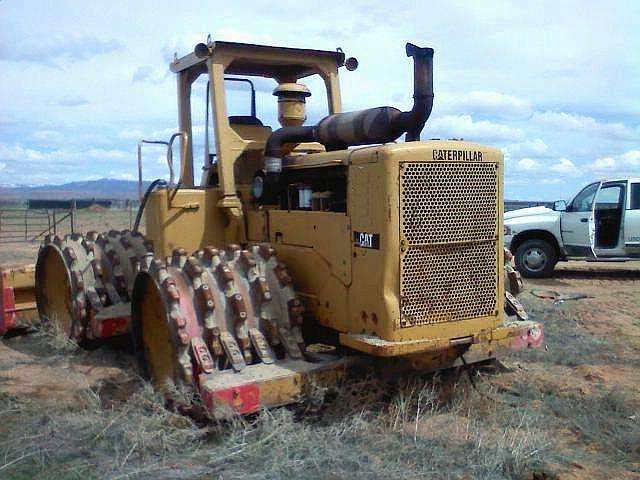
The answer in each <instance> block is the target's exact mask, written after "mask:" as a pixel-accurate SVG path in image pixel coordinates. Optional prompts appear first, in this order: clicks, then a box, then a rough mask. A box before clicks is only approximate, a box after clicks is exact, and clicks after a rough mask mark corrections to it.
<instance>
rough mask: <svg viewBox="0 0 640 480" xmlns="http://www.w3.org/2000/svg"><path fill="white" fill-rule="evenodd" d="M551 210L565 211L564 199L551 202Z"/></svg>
mask: <svg viewBox="0 0 640 480" xmlns="http://www.w3.org/2000/svg"><path fill="white" fill-rule="evenodd" d="M553 210H554V211H556V212H566V211H567V202H565V201H564V200H556V201H555V202H553Z"/></svg>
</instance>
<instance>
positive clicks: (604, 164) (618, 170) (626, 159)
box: [588, 150, 640, 176]
mask: <svg viewBox="0 0 640 480" xmlns="http://www.w3.org/2000/svg"><path fill="white" fill-rule="evenodd" d="M639 166H640V150H629V151H628V152H625V153H622V154H620V155H614V156H607V157H600V158H597V159H596V160H594V161H593V162H591V163H590V164H589V165H588V168H589V170H592V171H593V172H596V173H598V174H601V175H621V176H628V175H634V176H638V167H639Z"/></svg>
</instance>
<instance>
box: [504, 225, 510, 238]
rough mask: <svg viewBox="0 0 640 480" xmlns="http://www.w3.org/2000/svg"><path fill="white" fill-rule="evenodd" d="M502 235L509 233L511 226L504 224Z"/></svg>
mask: <svg viewBox="0 0 640 480" xmlns="http://www.w3.org/2000/svg"><path fill="white" fill-rule="evenodd" d="M504 235H505V236H507V235H511V227H510V226H509V225H505V226H504Z"/></svg>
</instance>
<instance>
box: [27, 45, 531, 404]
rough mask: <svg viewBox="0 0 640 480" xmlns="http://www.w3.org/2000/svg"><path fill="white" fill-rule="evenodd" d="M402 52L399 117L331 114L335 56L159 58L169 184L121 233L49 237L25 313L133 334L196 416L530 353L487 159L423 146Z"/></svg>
mask: <svg viewBox="0 0 640 480" xmlns="http://www.w3.org/2000/svg"><path fill="white" fill-rule="evenodd" d="M406 53H407V56H409V57H411V58H412V59H413V65H414V95H413V99H414V103H413V108H412V109H411V110H410V111H406V112H403V111H400V110H398V109H396V108H393V107H377V108H371V109H367V110H362V111H357V112H349V113H343V112H342V109H341V99H340V88H339V82H338V71H339V69H340V68H341V67H343V66H345V67H346V68H347V70H354V69H355V68H356V66H357V60H355V59H354V58H349V59H345V56H344V54H343V53H342V51H341V50H340V49H338V50H337V51H321V50H306V49H297V48H278V47H271V46H260V45H249V44H242V43H231V42H218V41H216V42H213V41H210V40H209V41H208V42H207V44H204V43H201V44H198V45H197V46H196V47H195V49H194V52H193V53H190V54H189V55H186V56H185V57H183V58H179V59H177V58H176V59H175V60H174V61H173V63H172V64H171V71H172V72H174V73H175V74H176V75H177V81H178V111H179V132H177V133H176V134H175V135H174V136H173V137H172V139H171V141H170V142H158V143H164V144H165V145H167V146H168V161H169V167H170V171H171V174H170V177H171V178H170V180H169V181H168V182H167V181H162V180H157V181H155V182H153V183H152V184H151V185H150V186H149V188H148V189H147V191H146V194H144V195H141V197H142V204H141V208H140V212H139V214H138V218H137V220H136V226H135V228H134V229H133V231H124V232H117V231H111V232H107V233H101V234H98V233H95V232H91V233H88V234H86V235H70V236H67V237H65V238H60V237H53V238H47V239H46V241H45V243H44V245H43V246H42V248H41V249H40V252H39V255H38V261H37V265H36V300H37V306H38V311H39V313H40V316H41V317H43V318H45V319H48V320H49V321H51V322H57V323H58V324H59V325H60V326H61V328H63V329H64V331H66V332H68V334H69V336H70V337H72V338H73V339H75V340H77V341H78V342H80V343H85V342H93V341H96V340H99V339H103V338H106V337H111V336H114V335H119V334H130V335H131V337H132V339H133V341H134V343H135V346H136V351H137V352H138V354H139V357H140V360H141V364H142V366H143V368H144V370H145V371H146V373H147V374H148V375H149V377H150V378H151V379H152V381H153V382H154V384H155V386H156V387H157V388H159V389H160V390H163V391H165V390H170V389H171V388H174V387H175V386H179V385H187V386H193V387H194V388H195V389H197V391H198V392H199V393H200V396H201V398H202V400H203V401H204V403H205V404H206V405H207V406H208V407H209V408H210V409H212V410H213V411H217V410H218V409H219V408H221V407H225V408H228V407H230V408H232V410H233V411H234V412H237V413H241V414H243V413H249V412H254V411H256V410H258V409H260V408H262V407H268V406H275V405H282V404H286V403H289V402H292V401H296V400H297V399H299V398H300V397H301V396H302V395H304V393H305V391H306V390H305V389H306V388H308V386H309V385H310V384H312V383H314V382H319V381H324V382H332V381H336V380H337V379H339V378H340V377H341V376H342V375H343V374H344V372H345V370H346V369H347V367H348V366H349V365H350V364H352V363H357V362H358V361H360V362H361V361H362V360H363V359H364V360H365V361H366V362H367V363H378V364H380V365H385V366H405V367H406V368H413V369H420V370H433V369H440V368H446V367H449V366H452V365H456V364H457V362H469V363H472V362H476V361H480V360H486V359H490V358H493V357H495V355H496V353H497V352H499V351H500V349H501V348H505V347H506V348H521V347H531V346H538V345H539V344H540V341H541V339H542V331H541V328H540V325H538V324H537V323H535V322H531V321H528V320H527V319H526V314H525V313H524V311H523V310H522V309H521V307H520V306H519V304H518V303H517V300H515V298H514V297H513V295H511V293H517V290H518V288H519V280H518V278H516V274H515V272H514V271H513V270H511V269H510V268H509V265H508V263H509V262H508V260H509V259H508V258H506V256H508V254H507V253H505V252H504V250H503V248H502V244H503V241H502V235H503V230H502V209H503V207H502V200H503V181H502V177H503V156H502V154H501V152H500V151H499V150H496V149H493V148H489V147H485V146H482V145H477V144H474V143H468V142H463V141H441V140H430V141H420V132H421V131H422V129H423V127H424V125H425V122H426V121H427V118H428V117H429V114H430V112H431V108H432V105H433V50H432V49H430V48H419V47H416V46H415V45H412V44H407V46H406ZM201 75H207V76H208V82H209V83H208V87H207V95H206V98H207V100H206V128H205V133H204V137H205V138H204V140H205V146H204V162H203V164H202V179H201V181H200V184H199V185H195V183H194V160H193V157H194V153H193V152H194V148H193V145H194V137H193V131H194V129H193V128H192V108H191V92H192V86H193V84H194V82H195V81H196V79H198V77H200V76H201ZM230 75H231V76H230ZM229 76H230V77H229ZM256 76H257V77H266V78H269V79H273V80H275V82H277V87H276V88H275V90H274V91H273V95H274V96H275V97H277V105H278V120H279V122H280V123H281V125H282V126H281V128H279V129H277V130H275V131H272V129H271V128H270V127H268V126H266V125H264V124H263V123H262V121H261V120H260V119H259V118H258V117H257V115H256V107H255V90H254V89H253V84H252V83H251V80H250V79H248V78H246V77H256ZM310 76H319V78H321V79H322V80H323V81H324V86H325V88H326V98H327V103H328V115H327V116H326V117H324V118H323V119H322V120H321V121H320V122H319V123H317V124H315V125H305V122H306V111H305V103H306V99H307V98H308V97H309V96H310V95H311V92H310V90H309V89H308V88H307V87H306V86H305V85H304V84H303V83H300V80H302V79H304V78H305V77H310ZM238 81H240V82H246V83H247V85H249V86H250V87H251V91H252V102H251V114H250V115H245V116H229V115H228V114H227V102H226V98H225V95H226V93H228V92H226V91H225V86H229V85H232V83H231V82H238ZM209 111H211V112H212V114H211V118H209V117H210V115H209ZM274 111H275V106H274ZM210 131H212V132H213V138H210V134H209V132H210ZM402 135H406V137H405V140H406V141H405V142H402V143H396V140H397V139H398V138H399V137H401V136H402ZM175 139H179V143H180V173H179V179H178V181H177V182H175V183H174V181H173V162H172V157H171V146H172V144H173V141H174V140H175ZM144 143H148V142H145V141H143V142H141V143H140V147H141V146H142V145H143V144H144ZM213 145H215V147H214V146H213ZM140 147H139V150H138V154H139V157H138V168H139V172H140V181H141V185H142V173H141V172H142V165H141V159H140ZM214 152H215V153H214ZM143 216H144V220H145V225H146V233H145V234H144V235H143V234H142V233H139V232H138V225H139V224H140V221H141V219H142V217H143ZM505 265H506V274H505ZM505 283H506V288H505ZM505 291H506V292H505ZM509 292H511V293H509ZM220 411H221V410H220Z"/></svg>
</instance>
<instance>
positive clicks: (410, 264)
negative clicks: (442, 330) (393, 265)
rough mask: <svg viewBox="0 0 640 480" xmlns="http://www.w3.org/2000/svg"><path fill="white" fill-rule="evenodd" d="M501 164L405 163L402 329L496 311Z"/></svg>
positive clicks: (403, 178) (401, 183) (402, 183)
mask: <svg viewBox="0 0 640 480" xmlns="http://www.w3.org/2000/svg"><path fill="white" fill-rule="evenodd" d="M498 183H499V178H498V166H497V165H496V164H494V163H481V162H477V163H462V162H459V163H458V162H415V163H409V162H407V163H403V164H402V166H401V176H400V229H401V234H402V235H401V237H402V238H403V239H404V242H405V244H404V248H403V252H402V253H401V262H400V269H401V272H400V297H401V298H400V303H401V319H400V326H402V327H413V326H417V325H428V324H433V323H441V322H451V321H457V320H465V319H469V318H477V317H482V316H489V315H495V314H496V299H497V289H498V274H499V270H498V269H497V266H498V247H499V245H498V216H499V215H498V208H499V204H498V193H499V190H498V188H499V186H498Z"/></svg>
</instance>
